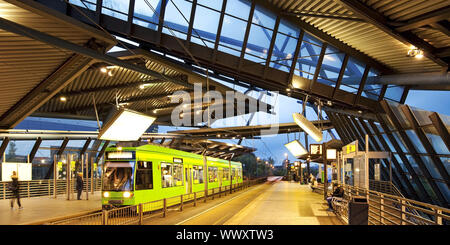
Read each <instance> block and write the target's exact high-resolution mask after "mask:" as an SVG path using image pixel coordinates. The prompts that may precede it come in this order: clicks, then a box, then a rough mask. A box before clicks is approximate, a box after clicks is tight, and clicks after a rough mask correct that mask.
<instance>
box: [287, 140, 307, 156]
mask: <svg viewBox="0 0 450 245" xmlns="http://www.w3.org/2000/svg"><path fill="white" fill-rule="evenodd" d="M284 146H285V147H286V148H287V149H288V150H289V151H290V152H291V153H292V155H294V156H295V157H296V158H299V157H300V156H303V155H305V154H306V153H308V151H307V150H306V149H305V147H303V145H302V144H300V142H298V140H294V141H291V142H289V143H287V144H285V145H284Z"/></svg>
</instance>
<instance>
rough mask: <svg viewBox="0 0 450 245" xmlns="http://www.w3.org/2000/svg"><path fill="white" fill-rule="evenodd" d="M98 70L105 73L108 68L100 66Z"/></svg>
mask: <svg viewBox="0 0 450 245" xmlns="http://www.w3.org/2000/svg"><path fill="white" fill-rule="evenodd" d="M100 71H101V72H102V73H106V72H108V69H106V67H102V68H100Z"/></svg>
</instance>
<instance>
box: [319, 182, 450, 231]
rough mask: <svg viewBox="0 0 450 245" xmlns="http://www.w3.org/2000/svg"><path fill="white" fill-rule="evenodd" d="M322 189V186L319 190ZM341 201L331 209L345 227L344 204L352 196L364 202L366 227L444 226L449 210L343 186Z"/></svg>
mask: <svg viewBox="0 0 450 245" xmlns="http://www.w3.org/2000/svg"><path fill="white" fill-rule="evenodd" d="M321 188H322V189H323V186H322V187H321ZM343 188H344V192H345V194H344V198H343V199H344V200H343V201H342V202H340V203H338V204H337V205H336V206H335V212H336V214H337V215H338V216H339V217H340V218H341V219H342V220H343V221H344V222H345V223H348V203H349V202H350V200H351V198H352V196H363V197H366V198H367V202H368V205H369V220H368V222H369V224H370V225H445V224H449V223H450V209H447V208H443V207H439V206H436V205H432V204H428V203H423V202H419V201H415V200H411V199H407V198H404V197H401V196H398V195H391V194H387V193H382V192H378V191H373V190H367V189H362V188H358V187H355V186H349V185H343Z"/></svg>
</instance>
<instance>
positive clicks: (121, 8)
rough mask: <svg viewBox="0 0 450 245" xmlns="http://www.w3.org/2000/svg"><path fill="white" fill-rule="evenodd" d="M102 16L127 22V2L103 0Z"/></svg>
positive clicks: (124, 0)
mask: <svg viewBox="0 0 450 245" xmlns="http://www.w3.org/2000/svg"><path fill="white" fill-rule="evenodd" d="M102 5H103V8H102V14H106V15H109V16H112V17H115V18H118V19H121V20H125V21H126V20H128V9H129V5H130V1H129V0H103V4H102Z"/></svg>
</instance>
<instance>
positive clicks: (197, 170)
mask: <svg viewBox="0 0 450 245" xmlns="http://www.w3.org/2000/svg"><path fill="white" fill-rule="evenodd" d="M193 180H194V184H201V183H203V166H193Z"/></svg>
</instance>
